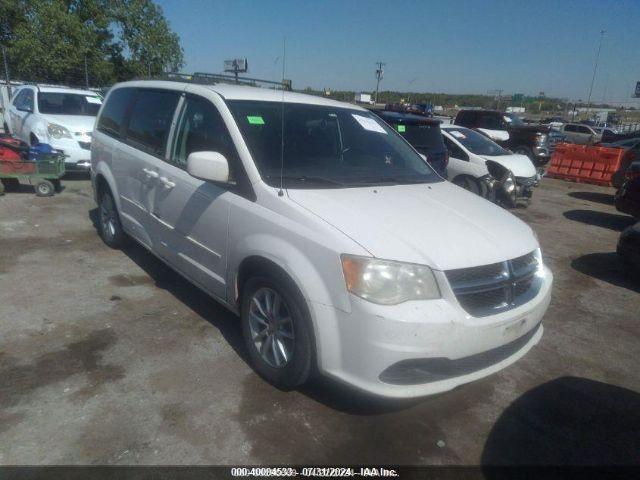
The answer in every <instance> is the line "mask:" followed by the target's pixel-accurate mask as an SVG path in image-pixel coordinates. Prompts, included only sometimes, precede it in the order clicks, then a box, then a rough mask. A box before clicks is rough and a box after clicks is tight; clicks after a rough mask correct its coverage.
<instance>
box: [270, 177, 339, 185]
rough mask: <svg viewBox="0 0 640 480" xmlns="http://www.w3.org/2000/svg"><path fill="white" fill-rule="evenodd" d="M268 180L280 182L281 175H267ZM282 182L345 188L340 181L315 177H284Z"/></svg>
mask: <svg viewBox="0 0 640 480" xmlns="http://www.w3.org/2000/svg"><path fill="white" fill-rule="evenodd" d="M267 178H270V179H275V180H279V179H280V178H281V177H280V175H267ZM282 180H294V181H299V182H302V183H324V184H327V185H337V186H340V187H344V186H345V184H344V183H342V182H339V181H338V180H333V179H332V178H327V177H320V176H315V175H283V176H282Z"/></svg>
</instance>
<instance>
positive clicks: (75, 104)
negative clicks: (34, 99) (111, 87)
mask: <svg viewBox="0 0 640 480" xmlns="http://www.w3.org/2000/svg"><path fill="white" fill-rule="evenodd" d="M101 105H102V100H101V99H100V97H98V96H97V95H81V94H78V93H65V92H39V93H38V111H39V112H40V113H48V114H52V115H86V116H90V117H95V116H96V115H97V114H98V110H100V106H101Z"/></svg>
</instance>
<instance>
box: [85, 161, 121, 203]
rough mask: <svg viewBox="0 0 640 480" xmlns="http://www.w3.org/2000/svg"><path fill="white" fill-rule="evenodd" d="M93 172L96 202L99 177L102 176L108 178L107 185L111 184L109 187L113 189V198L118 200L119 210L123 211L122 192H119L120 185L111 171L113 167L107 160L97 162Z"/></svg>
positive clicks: (96, 199)
mask: <svg viewBox="0 0 640 480" xmlns="http://www.w3.org/2000/svg"><path fill="white" fill-rule="evenodd" d="M94 165H95V164H94ZM91 173H92V177H93V181H92V182H91V183H92V184H93V197H94V200H95V201H96V203H98V177H100V176H102V178H104V179H105V180H106V182H107V185H109V188H110V189H111V193H112V194H113V199H114V200H115V202H116V207H117V208H118V211H121V209H120V194H119V192H118V187H117V186H116V180H115V178H114V177H113V173H112V172H111V168H109V166H108V165H107V163H106V162H97V167H96V169H95V170H92V172H91Z"/></svg>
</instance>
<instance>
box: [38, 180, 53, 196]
mask: <svg viewBox="0 0 640 480" xmlns="http://www.w3.org/2000/svg"><path fill="white" fill-rule="evenodd" d="M35 188H36V195H37V196H38V197H50V196H52V195H53V193H54V192H55V187H54V186H53V183H51V182H50V181H49V180H40V181H39V182H38V183H36V187H35Z"/></svg>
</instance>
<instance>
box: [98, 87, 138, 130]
mask: <svg viewBox="0 0 640 480" xmlns="http://www.w3.org/2000/svg"><path fill="white" fill-rule="evenodd" d="M133 92H134V90H133V89H132V88H120V89H118V90H114V91H113V92H111V94H109V97H108V98H107V103H106V105H105V106H104V108H103V109H102V113H101V114H100V119H99V120H98V130H100V131H101V132H104V133H106V134H107V135H111V136H115V137H120V131H121V128H122V123H123V122H124V116H125V114H126V112H127V107H128V106H129V102H130V101H131V96H132V94H133Z"/></svg>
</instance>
